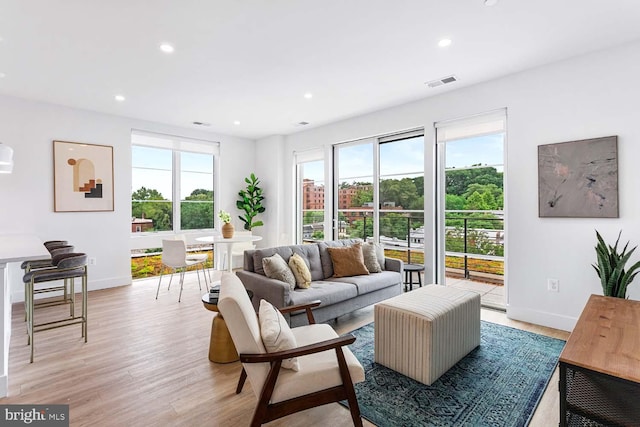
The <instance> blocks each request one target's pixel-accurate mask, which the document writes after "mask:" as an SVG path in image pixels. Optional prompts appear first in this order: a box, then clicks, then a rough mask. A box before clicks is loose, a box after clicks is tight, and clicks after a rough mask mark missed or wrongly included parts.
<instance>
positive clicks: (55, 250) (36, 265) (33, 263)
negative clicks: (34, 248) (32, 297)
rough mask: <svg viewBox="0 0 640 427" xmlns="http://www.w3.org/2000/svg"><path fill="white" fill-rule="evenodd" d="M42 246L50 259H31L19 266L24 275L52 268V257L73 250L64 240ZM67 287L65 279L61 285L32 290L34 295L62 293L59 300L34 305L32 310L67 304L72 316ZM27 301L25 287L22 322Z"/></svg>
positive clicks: (25, 314)
mask: <svg viewBox="0 0 640 427" xmlns="http://www.w3.org/2000/svg"><path fill="white" fill-rule="evenodd" d="M44 246H45V247H46V248H47V250H48V251H49V254H51V258H48V259H31V260H26V261H24V262H23V263H22V265H21V266H20V268H22V269H23V270H24V272H25V274H26V273H29V272H30V271H32V270H41V269H50V268H54V265H53V257H54V256H56V255H61V254H68V253H72V252H73V251H74V249H75V248H74V247H73V246H71V245H68V244H67V241H66V240H54V241H49V242H44ZM67 286H68V279H65V280H64V282H63V284H62V285H58V286H49V287H46V288H41V289H35V288H34V290H33V292H34V293H35V294H41V293H46V292H62V295H61V298H59V299H55V300H49V301H45V302H39V303H34V307H33V308H34V309H36V308H38V307H49V306H52V305H59V304H69V305H70V307H69V312H70V313H71V315H73V308H74V307H73V300H72V299H71V298H70V296H69V292H68V290H67ZM27 300H28V295H27V287H26V286H25V289H24V320H25V321H26V320H27Z"/></svg>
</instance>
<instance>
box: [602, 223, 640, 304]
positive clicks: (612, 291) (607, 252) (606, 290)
mask: <svg viewBox="0 0 640 427" xmlns="http://www.w3.org/2000/svg"><path fill="white" fill-rule="evenodd" d="M621 235H622V230H621V231H620V233H618V239H617V240H616V243H615V245H613V246H611V245H607V244H606V243H605V242H604V239H603V238H602V236H600V233H598V231H597V230H596V237H597V238H598V244H597V245H596V254H597V256H598V264H597V265H596V264H591V265H592V266H593V268H594V269H595V270H596V273H598V277H599V278H600V281H601V283H602V292H603V294H604V295H605V296H609V297H617V298H626V297H627V286H629V284H630V283H631V282H632V281H633V279H634V277H636V274H638V271H637V270H638V269H639V268H640V261H638V262H636V263H635V264H633V265H632V266H631V268H629V270H627V271H625V269H624V266H625V264H626V263H627V261H629V258H630V257H631V254H633V252H634V251H635V250H636V248H637V246H636V247H634V248H633V249H631V250H630V251H628V252H627V247H628V246H629V242H627V244H626V245H624V248H623V249H622V252H618V242H619V241H620V236H621Z"/></svg>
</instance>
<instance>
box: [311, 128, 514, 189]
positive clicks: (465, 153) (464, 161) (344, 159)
mask: <svg viewBox="0 0 640 427" xmlns="http://www.w3.org/2000/svg"><path fill="white" fill-rule="evenodd" d="M338 147H339V148H338V149H339V150H340V151H339V171H340V172H339V177H340V182H345V181H346V182H349V183H351V182H353V181H368V182H371V180H372V178H371V177H372V174H373V143H372V142H369V143H364V144H358V145H344V146H338ZM503 147H504V134H496V135H485V136H478V137H473V138H466V139H459V140H455V141H451V142H448V143H447V145H446V152H445V163H446V168H447V169H451V168H457V169H459V168H463V167H469V166H471V165H474V164H478V163H480V164H483V165H485V164H486V165H498V166H497V167H496V169H498V170H499V171H501V170H502V164H503V162H504V153H503ZM423 164H424V144H423V138H422V137H418V138H410V139H405V140H401V141H394V142H389V143H385V144H381V145H380V174H381V176H383V177H388V178H398V179H400V178H403V177H414V176H419V175H422V173H423ZM304 177H305V178H309V179H313V180H314V181H316V183H317V182H323V181H324V162H323V161H316V162H309V163H305V165H304Z"/></svg>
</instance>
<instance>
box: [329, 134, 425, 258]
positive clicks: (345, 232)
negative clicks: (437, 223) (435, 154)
mask: <svg viewBox="0 0 640 427" xmlns="http://www.w3.org/2000/svg"><path fill="white" fill-rule="evenodd" d="M334 171H335V172H334V177H335V188H334V192H335V193H334V194H335V196H334V200H335V209H334V220H335V222H334V224H335V229H334V238H340V239H342V238H361V239H364V240H374V241H379V242H380V243H382V244H383V245H384V247H385V249H386V251H387V252H388V253H390V255H391V256H394V257H396V258H401V259H403V260H404V261H405V262H410V263H411V262H413V263H423V262H424V133H423V131H422V130H417V131H411V132H405V133H401V134H394V135H389V136H384V137H378V138H371V139H366V140H360V141H354V142H350V143H345V144H339V145H336V146H334Z"/></svg>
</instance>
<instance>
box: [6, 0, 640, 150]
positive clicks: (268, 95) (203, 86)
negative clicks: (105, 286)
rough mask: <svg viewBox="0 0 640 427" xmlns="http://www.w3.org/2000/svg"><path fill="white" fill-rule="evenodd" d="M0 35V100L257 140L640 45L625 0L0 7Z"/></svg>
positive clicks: (59, 2) (633, 4)
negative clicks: (166, 46)
mask: <svg viewBox="0 0 640 427" xmlns="http://www.w3.org/2000/svg"><path fill="white" fill-rule="evenodd" d="M444 37H448V38H450V39H452V40H453V43H452V44H451V46H450V47H448V48H446V49H443V48H440V47H438V45H437V43H438V41H439V40H440V39H441V38H444ZM0 38H2V40H1V41H0V73H3V74H4V75H5V76H4V77H2V78H0V94H5V95H10V96H17V97H21V98H28V99H34V100H40V101H45V102H50V103H55V104H62V105H67V106H72V107H77V108H83V109H87V110H94V111H99V112H104V113H109V114H116V115H121V116H127V117H134V118H139V119H145V120H151V121H155V122H161V123H168V124H173V125H178V126H184V127H196V126H194V125H192V124H191V123H192V122H193V121H201V122H209V123H211V126H210V127H208V128H201V127H198V128H199V129H202V130H209V131H212V132H218V133H224V134H230V135H236V136H242V137H248V138H254V139H256V138H260V137H264V136H268V135H272V134H289V133H293V132H298V131H301V130H303V129H308V128H311V127H314V126H319V125H322V124H326V123H329V122H333V121H337V120H341V119H345V118H347V117H352V116H356V115H360V114H363V113H366V112H370V111H374V110H379V109H382V108H385V107H390V106H393V105H398V104H402V103H406V102H408V101H412V100H416V99H420V98H424V97H428V96H432V95H436V94H441V93H443V92H444V91H449V90H455V89H456V88H460V87H463V86H467V85H471V84H474V83H478V82H481V81H486V80H489V79H494V78H497V77H499V76H503V75H506V74H511V73H514V72H517V71H520V70H524V69H527V68H531V67H536V66H539V65H542V64H545V63H549V62H554V61H557V60H560V59H564V58H568V57H571V56H576V55H580V54H583V53H586V52H589V51H595V50H599V49H603V48H607V47H611V46H615V45H619V44H623V43H625V42H629V41H632V40H637V39H640V1H638V0H606V1H605V0H599V1H594V0H535V1H533V0H500V1H499V2H498V4H497V5H495V6H493V7H486V6H484V2H483V0H313V1H311V0H180V1H178V0H103V1H99V0H0ZM162 42H169V43H172V44H173V45H174V46H175V52H174V53H173V54H170V55H167V54H165V53H163V52H161V51H160V50H159V49H158V47H159V45H160V43H162ZM450 74H455V75H456V76H457V77H458V78H459V79H460V80H459V82H456V83H453V84H450V85H447V86H444V87H439V88H436V89H429V88H427V87H426V85H425V84H424V82H426V81H429V80H433V79H438V78H440V77H444V76H447V75H450ZM633 78H635V77H633ZM306 92H311V93H313V98H312V99H310V100H307V99H305V98H304V97H303V95H304V94H305V93H306ZM116 94H123V95H124V96H126V101H125V102H122V103H119V102H116V101H115V100H114V95H116ZM235 120H239V121H240V122H241V124H240V125H234V124H233V122H234V121H235ZM301 121H307V122H309V123H310V125H308V126H305V127H302V126H300V125H296V124H297V123H298V122H301Z"/></svg>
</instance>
